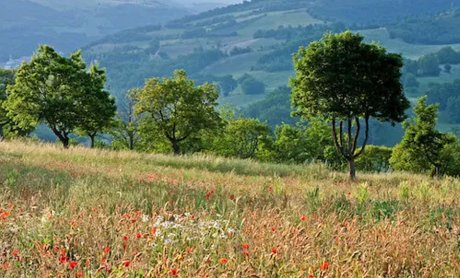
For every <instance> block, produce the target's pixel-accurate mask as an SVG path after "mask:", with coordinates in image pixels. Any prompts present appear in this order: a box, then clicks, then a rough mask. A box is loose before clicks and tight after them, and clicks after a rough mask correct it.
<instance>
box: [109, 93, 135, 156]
mask: <svg viewBox="0 0 460 278" xmlns="http://www.w3.org/2000/svg"><path fill="white" fill-rule="evenodd" d="M139 90H140V89H131V90H130V91H129V92H128V94H127V95H126V96H125V99H123V101H120V104H119V105H118V109H119V111H118V114H117V116H116V119H115V123H114V125H113V127H112V128H111V129H110V130H109V134H110V135H111V136H112V147H113V148H114V149H116V150H119V149H127V150H138V149H139V146H138V143H139V141H140V138H139V137H140V136H139V129H140V127H139V126H140V118H139V116H138V115H136V114H135V113H134V105H135V100H134V99H133V96H134V95H135V94H136V92H138V91H139Z"/></svg>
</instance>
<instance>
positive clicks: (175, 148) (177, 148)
mask: <svg viewBox="0 0 460 278" xmlns="http://www.w3.org/2000/svg"><path fill="white" fill-rule="evenodd" d="M171 145H172V148H173V151H174V155H179V154H180V146H179V142H177V141H176V140H171Z"/></svg>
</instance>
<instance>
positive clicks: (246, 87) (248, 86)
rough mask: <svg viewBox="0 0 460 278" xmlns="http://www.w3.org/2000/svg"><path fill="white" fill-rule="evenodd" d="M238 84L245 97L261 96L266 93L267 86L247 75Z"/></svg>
mask: <svg viewBox="0 0 460 278" xmlns="http://www.w3.org/2000/svg"><path fill="white" fill-rule="evenodd" d="M238 83H239V84H240V86H241V90H242V91H243V93H244V94H245V95H259V94H264V93H265V84H264V83H263V82H261V81H259V80H257V79H255V78H254V77H253V76H252V75H249V74H247V73H245V74H244V75H243V76H242V77H240V78H239V79H238Z"/></svg>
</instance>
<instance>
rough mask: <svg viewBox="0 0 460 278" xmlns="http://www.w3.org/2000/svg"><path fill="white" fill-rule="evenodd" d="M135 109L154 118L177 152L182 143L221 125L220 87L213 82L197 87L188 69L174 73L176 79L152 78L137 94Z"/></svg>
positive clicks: (160, 131) (176, 152) (155, 123)
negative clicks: (216, 108)
mask: <svg viewBox="0 0 460 278" xmlns="http://www.w3.org/2000/svg"><path fill="white" fill-rule="evenodd" d="M133 97H134V100H135V102H136V103H135V111H136V113H137V114H145V115H146V117H150V118H151V120H152V121H153V123H154V125H155V126H156V128H158V131H159V133H160V134H161V136H164V138H165V139H167V140H168V141H169V142H170V144H171V148H172V149H173V151H174V153H175V154H179V153H181V148H180V144H181V143H182V142H183V141H185V140H187V139H189V138H190V137H191V136H193V135H195V134H197V133H199V132H200V131H201V130H204V129H212V128H215V127H217V126H218V125H219V122H220V118H219V115H218V113H217V112H216V111H215V107H216V105H217V98H218V90H217V87H216V86H214V85H211V84H203V85H200V86H197V87H196V86H195V84H194V82H193V81H192V80H190V79H188V77H187V74H186V72H185V71H184V70H177V71H175V72H174V75H173V76H172V78H170V79H168V78H162V79H161V78H151V79H149V80H147V82H146V84H145V86H144V88H143V89H142V90H140V91H136V92H135V94H134V96H133Z"/></svg>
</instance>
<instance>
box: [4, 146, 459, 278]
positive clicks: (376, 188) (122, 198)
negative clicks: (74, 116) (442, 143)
mask: <svg viewBox="0 0 460 278" xmlns="http://www.w3.org/2000/svg"><path fill="white" fill-rule="evenodd" d="M0 163H1V167H0V182H1V183H2V186H1V188H0V209H1V210H0V254H2V255H1V256H0V275H1V276H2V277H21V276H24V277H49V276H52V277H56V276H61V277H106V276H113V277H169V276H180V277H216V276H224V277H228V276H233V277H251V276H254V277H309V276H310V275H311V276H313V277H349V276H353V277H356V276H358V277H361V276H362V277H458V276H459V275H460V242H459V239H458V235H459V234H460V220H459V219H460V208H459V201H458V200H459V197H460V181H459V180H457V179H453V178H444V179H431V178H428V177H425V176H422V175H412V174H408V173H392V174H362V175H360V179H359V180H358V181H357V182H349V181H348V179H347V176H346V175H345V174H342V173H337V172H333V171H330V170H328V169H327V168H325V167H324V166H321V165H305V166H292V165H275V164H262V163H256V162H253V161H242V160H229V159H222V158H217V157H210V156H203V155H197V156H184V157H172V156H166V155H147V154H138V153H132V152H110V151H103V150H88V149H84V148H73V149H70V150H62V149H60V148H59V147H56V146H53V145H47V144H38V143H29V142H27V143H24V142H18V141H15V142H3V143H0Z"/></svg>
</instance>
